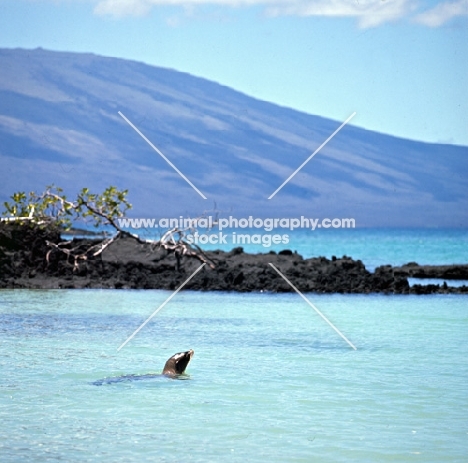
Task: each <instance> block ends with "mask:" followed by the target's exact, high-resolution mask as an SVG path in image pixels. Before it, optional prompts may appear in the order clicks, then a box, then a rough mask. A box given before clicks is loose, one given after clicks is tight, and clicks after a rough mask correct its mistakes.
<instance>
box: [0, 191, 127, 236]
mask: <svg viewBox="0 0 468 463" xmlns="http://www.w3.org/2000/svg"><path fill="white" fill-rule="evenodd" d="M127 194H128V190H118V189H117V188H116V187H114V186H110V187H108V188H106V189H105V190H104V192H103V193H101V194H96V193H91V192H90V191H89V189H88V188H83V189H82V190H81V191H80V193H79V194H78V196H77V199H76V200H75V201H68V200H67V197H66V196H65V195H64V194H63V189H62V188H59V187H55V186H54V185H49V186H47V187H46V190H45V191H44V192H43V193H42V194H41V195H38V194H36V193H35V192H33V191H32V192H30V193H29V194H26V193H25V192H23V191H20V192H17V193H14V194H13V195H12V196H11V200H12V201H11V202H5V203H4V206H5V210H4V211H3V214H2V215H3V216H6V217H7V218H8V219H9V220H18V221H22V222H29V223H35V224H38V225H44V224H47V225H50V224H52V223H53V224H55V225H58V226H60V227H64V228H66V229H68V228H70V227H71V225H72V223H73V222H75V221H77V220H79V219H87V218H91V219H92V221H93V225H94V226H96V227H99V226H100V225H113V226H114V227H115V228H117V227H116V226H115V219H117V218H119V217H122V216H124V215H125V213H126V211H127V210H128V209H130V208H131V207H132V205H131V204H130V203H129V202H128V201H127V198H126V197H127Z"/></svg>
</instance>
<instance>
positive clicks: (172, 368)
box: [162, 349, 194, 376]
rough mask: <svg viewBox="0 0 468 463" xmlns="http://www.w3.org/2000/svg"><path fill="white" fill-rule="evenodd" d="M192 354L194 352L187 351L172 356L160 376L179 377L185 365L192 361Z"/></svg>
mask: <svg viewBox="0 0 468 463" xmlns="http://www.w3.org/2000/svg"><path fill="white" fill-rule="evenodd" d="M193 354H194V352H193V350H192V349H190V350H188V351H187V352H179V353H178V354H174V355H173V356H172V357H171V358H170V359H169V360H168V361H167V362H166V364H165V365H164V370H163V372H162V374H163V375H168V376H176V375H181V374H182V373H183V372H184V371H185V369H186V368H187V365H188V364H189V362H190V360H191V359H192V356H193Z"/></svg>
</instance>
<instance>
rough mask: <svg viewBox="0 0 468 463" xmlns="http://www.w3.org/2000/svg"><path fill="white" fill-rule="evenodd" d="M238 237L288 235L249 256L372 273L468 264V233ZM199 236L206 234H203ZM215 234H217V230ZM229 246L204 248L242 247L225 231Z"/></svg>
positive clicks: (253, 247)
mask: <svg viewBox="0 0 468 463" xmlns="http://www.w3.org/2000/svg"><path fill="white" fill-rule="evenodd" d="M132 231H133V232H135V233H138V234H140V235H142V236H145V237H148V238H153V239H155V238H158V235H157V234H155V230H143V229H140V230H132ZM235 232H236V233H237V234H239V233H250V234H261V235H274V234H280V235H283V234H287V235H288V239H289V243H288V244H286V245H285V244H277V245H274V244H272V245H271V246H269V247H266V246H263V245H262V244H243V245H242V247H243V248H244V250H245V251H246V252H261V253H266V252H269V251H270V250H274V251H276V252H278V251H281V250H282V249H291V250H293V251H297V252H298V253H299V254H301V255H302V256H303V257H306V258H309V257H317V256H325V257H327V258H331V257H332V256H337V257H341V256H343V255H347V256H349V257H352V258H353V259H360V260H362V262H363V263H364V264H365V266H366V268H367V269H369V270H370V271H373V270H374V269H375V267H378V266H379V265H387V264H390V265H403V264H406V263H408V262H417V263H418V264H432V265H443V264H466V263H468V230H466V229H418V228H408V229H373V228H356V229H326V230H325V229H316V230H315V231H310V230H304V229H299V230H294V231H292V232H291V231H289V230H287V229H286V230H285V229H277V230H273V231H271V232H265V231H263V230H258V229H255V230H245V229H244V230H242V229H237V230H235ZM200 233H204V232H203V230H201V231H200ZM214 233H215V234H217V233H218V232H217V231H216V230H215V231H214ZM225 233H226V234H227V235H228V236H227V239H226V241H227V244H225V245H222V246H219V245H218V244H207V245H204V246H203V248H204V249H211V250H214V249H222V250H224V251H230V250H231V249H232V248H234V247H236V246H239V244H233V240H232V230H231V232H230V231H229V230H226V231H225ZM230 233H231V234H230Z"/></svg>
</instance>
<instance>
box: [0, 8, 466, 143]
mask: <svg viewBox="0 0 468 463" xmlns="http://www.w3.org/2000/svg"><path fill="white" fill-rule="evenodd" d="M0 47H6V48H14V47H22V48H36V47H43V48H46V49H50V50H65V51H79V52H93V53H96V54H100V55H106V56H114V57H122V58H128V59H133V60H138V61H143V62H146V63H149V64H154V65H158V66H163V67H169V68H173V69H176V70H180V71H185V72H189V73H191V74H193V75H197V76H201V77H205V78H208V79H210V80H214V81H217V82H219V83H221V84H223V85H227V86H229V87H233V88H235V89H237V90H240V91H242V92H244V93H247V94H249V95H251V96H254V97H257V98H260V99H264V100H268V101H272V102H274V103H278V104H280V105H283V106H289V107H292V108H295V109H299V110H301V111H305V112H307V113H310V114H317V115H321V116H325V117H331V118H333V119H336V120H337V121H344V120H345V119H346V118H347V117H348V116H349V115H350V114H351V113H352V112H354V111H356V112H357V115H356V116H355V118H354V119H353V120H352V124H355V125H358V126H361V127H365V128H368V129H372V130H377V131H380V132H384V133H389V134H393V135H398V136H402V137H407V138H412V139H418V140H424V141H430V142H446V143H456V144H463V145H468V0H453V1H444V0H442V1H440V0H425V1H423V0H330V1H324V0H0ZM0 72H1V70H0Z"/></svg>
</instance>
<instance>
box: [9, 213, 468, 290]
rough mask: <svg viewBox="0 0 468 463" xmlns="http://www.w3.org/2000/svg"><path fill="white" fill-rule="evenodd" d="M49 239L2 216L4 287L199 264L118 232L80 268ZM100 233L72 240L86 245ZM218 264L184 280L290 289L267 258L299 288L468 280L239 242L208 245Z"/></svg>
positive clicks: (452, 273)
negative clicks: (224, 247)
mask: <svg viewBox="0 0 468 463" xmlns="http://www.w3.org/2000/svg"><path fill="white" fill-rule="evenodd" d="M46 241H50V242H53V243H58V242H60V241H61V237H60V233H59V232H58V231H51V230H43V229H38V228H32V227H30V226H26V225H18V224H12V223H9V224H7V223H5V222H3V223H0V288H30V289H56V288H124V289H167V290H174V289H176V288H177V287H179V286H180V285H181V284H182V283H183V282H184V281H185V280H186V279H187V278H188V277H189V276H190V275H191V274H192V273H193V272H194V271H195V270H196V269H197V268H198V267H199V266H200V265H201V262H200V261H199V260H198V259H196V258H193V257H182V258H181V262H180V267H178V265H177V261H176V258H175V255H174V254H173V253H170V252H168V251H166V250H164V249H161V248H154V246H152V245H150V244H141V243H138V242H137V241H136V240H134V239H132V238H129V237H121V238H119V239H118V240H116V241H115V242H114V243H112V244H111V245H110V246H109V247H108V248H106V249H105V250H104V252H103V253H102V254H101V255H99V256H98V257H96V258H92V259H88V260H85V261H82V262H81V263H80V266H79V267H78V269H76V268H75V269H74V268H73V265H71V263H69V262H67V259H66V256H65V255H64V254H62V253H57V252H54V253H51V254H50V255H49V259H46V255H47V253H48V251H49V250H50V247H48V246H47V243H46ZM96 242H97V241H96V240H95V239H88V238H87V239H74V240H73V241H72V242H71V243H72V246H73V247H76V246H81V247H82V248H83V249H84V248H85V247H89V246H90V245H91V244H94V243H96ZM205 254H206V256H207V257H208V258H209V259H210V261H211V262H212V263H213V264H214V268H210V266H208V265H205V267H204V268H203V269H202V270H201V271H200V272H198V273H197V275H196V276H195V277H194V278H193V279H192V280H190V282H189V283H188V284H187V285H186V286H185V287H184V289H187V290H201V291H238V292H250V291H269V292H291V291H293V289H292V288H291V286H290V285H289V284H288V283H286V282H285V281H284V280H283V279H282V278H281V277H280V276H279V275H278V274H277V273H276V272H275V271H274V270H273V269H272V268H271V266H270V265H269V263H272V264H273V265H274V266H275V267H276V268H278V269H279V270H280V271H281V272H282V273H283V274H284V275H285V276H286V277H287V278H288V279H289V281H291V283H293V284H294V285H295V286H296V288H298V289H299V290H300V291H302V292H316V293H360V294H363V293H386V294H432V293H465V294H468V287H467V286H461V287H451V286H450V284H443V285H434V284H430V285H414V286H411V287H410V286H409V284H408V280H407V278H408V277H416V278H443V279H447V280H448V281H449V280H450V279H466V280H468V265H450V266H420V265H418V264H416V263H409V264H407V265H405V266H402V267H392V266H390V265H385V266H381V267H378V268H377V269H376V270H375V272H374V273H371V272H369V271H368V270H367V269H366V268H365V266H364V264H363V263H362V262H361V261H360V260H353V259H352V258H350V257H346V256H343V257H341V258H335V257H333V258H332V259H327V258H325V257H314V258H311V259H304V258H303V257H302V256H300V255H299V254H297V253H295V252H292V251H289V250H284V251H281V252H279V253H275V252H273V251H271V252H269V253H266V254H248V253H245V252H244V251H243V250H242V248H235V249H233V250H232V251H230V252H224V251H207V252H206V253H205Z"/></svg>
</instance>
